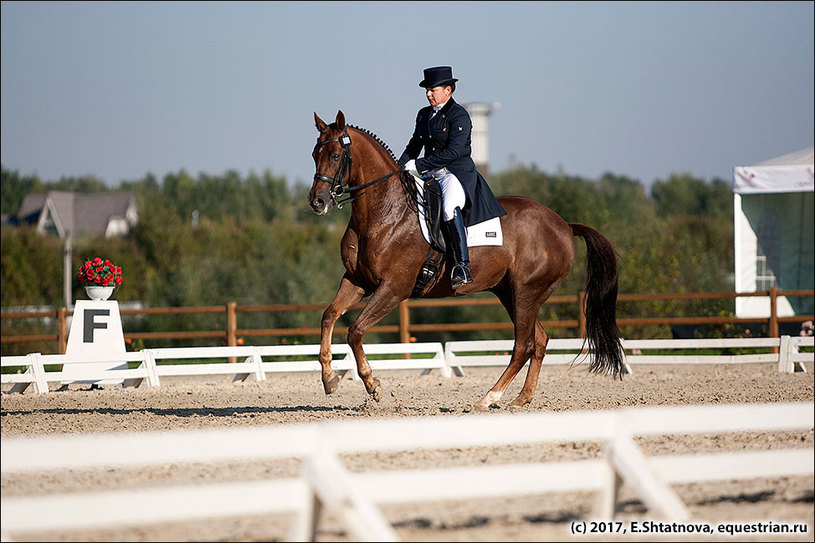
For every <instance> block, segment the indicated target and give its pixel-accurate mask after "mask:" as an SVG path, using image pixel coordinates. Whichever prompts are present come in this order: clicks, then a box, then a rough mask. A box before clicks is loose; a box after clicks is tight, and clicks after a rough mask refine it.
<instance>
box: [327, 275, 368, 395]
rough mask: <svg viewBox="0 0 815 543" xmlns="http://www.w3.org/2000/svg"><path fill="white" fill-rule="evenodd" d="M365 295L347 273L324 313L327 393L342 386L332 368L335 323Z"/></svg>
mask: <svg viewBox="0 0 815 543" xmlns="http://www.w3.org/2000/svg"><path fill="white" fill-rule="evenodd" d="M364 295H365V291H364V290H363V289H361V288H360V287H358V286H356V285H355V284H353V283H352V282H351V281H350V280H349V279H348V276H347V275H346V276H343V278H342V281H341V282H340V288H339V290H338V291H337V295H336V296H334V301H332V302H331V304H330V305H329V306H328V307H327V308H326V310H325V312H324V313H323V320H322V323H321V325H320V367H321V378H322V380H323V388H324V389H325V393H326V394H331V393H332V392H334V391H335V390H337V388H338V387H339V386H340V376H339V375H338V374H337V372H336V371H334V370H333V369H332V368H331V360H332V356H331V339H332V337H333V335H334V324H336V322H337V319H339V318H340V317H341V316H343V315H344V314H345V312H346V311H348V309H349V308H350V307H351V306H352V305H354V304H355V303H357V302H359V301H360V300H361V299H362V296H364Z"/></svg>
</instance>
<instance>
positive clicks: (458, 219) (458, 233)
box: [444, 208, 473, 288]
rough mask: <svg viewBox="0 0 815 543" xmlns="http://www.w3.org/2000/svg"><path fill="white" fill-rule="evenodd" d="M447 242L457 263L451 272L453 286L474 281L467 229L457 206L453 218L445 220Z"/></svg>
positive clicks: (456, 286)
mask: <svg viewBox="0 0 815 543" xmlns="http://www.w3.org/2000/svg"><path fill="white" fill-rule="evenodd" d="M444 226H445V230H446V234H447V243H448V245H450V248H451V249H452V251H453V260H455V262H456V264H455V266H453V271H452V272H451V273H450V281H451V282H452V283H453V288H458V287H460V286H461V285H466V284H467V283H472V282H473V277H472V275H471V274H470V254H469V252H468V251H467V229H466V228H465V227H464V217H463V216H462V215H461V210H460V209H459V208H456V211H455V213H454V215H453V218H452V219H451V220H449V221H445V222H444Z"/></svg>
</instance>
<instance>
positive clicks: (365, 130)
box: [348, 124, 396, 162]
mask: <svg viewBox="0 0 815 543" xmlns="http://www.w3.org/2000/svg"><path fill="white" fill-rule="evenodd" d="M348 126H349V127H351V128H353V129H355V130H359V131H360V132H362V133H364V134H368V135H369V136H371V138H373V140H374V141H375V142H376V143H378V144H379V145H381V146H382V148H383V149H384V150H386V151H387V152H388V154H389V155H390V157H391V158H392V159H393V161H394V162H396V155H394V154H393V151H391V148H390V147H388V144H387V143H385V142H384V141H382V140H381V139H379V136H377V135H376V134H374V133H373V132H371V131H370V130H368V129H367V128H362V127H359V126H356V125H353V124H349V125H348Z"/></svg>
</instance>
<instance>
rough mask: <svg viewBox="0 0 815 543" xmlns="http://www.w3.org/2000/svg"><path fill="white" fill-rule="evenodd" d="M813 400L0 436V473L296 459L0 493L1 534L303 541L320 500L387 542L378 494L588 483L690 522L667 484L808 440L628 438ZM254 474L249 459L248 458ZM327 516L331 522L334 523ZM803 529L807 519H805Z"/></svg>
mask: <svg viewBox="0 0 815 543" xmlns="http://www.w3.org/2000/svg"><path fill="white" fill-rule="evenodd" d="M814 409H815V405H814V404H813V402H801V403H775V404H738V405H706V406H682V407H629V408H622V409H618V410H609V411H571V412H560V413H528V414H523V413H522V414H482V415H467V416H459V417H448V416H445V417H438V416H436V417H410V418H402V419H378V420H377V419H369V420H353V421H347V420H346V421H332V422H321V423H311V424H300V425H280V426H261V427H245V428H237V429H213V430H180V431H174V432H168V431H163V432H144V433H115V434H98V435H68V436H56V437H54V436H44V437H20V438H3V439H2V447H0V458H2V462H0V466H1V469H2V473H3V475H9V474H14V475H17V476H26V475H33V474H35V473H37V472H42V471H43V470H78V469H100V470H108V471H115V470H116V469H118V468H139V467H144V466H157V465H167V464H179V463H193V462H194V463H202V462H204V463H206V462H220V461H235V460H240V461H245V462H253V461H258V460H261V459H274V458H292V457H295V458H299V459H300V460H301V471H300V474H299V476H297V477H292V478H278V479H260V480H255V481H248V482H239V483H211V484H191V485H183V486H173V487H166V486H165V487H158V488H138V489H130V490H110V491H95V492H73V493H65V494H47V495H35V496H13V497H4V498H3V507H2V509H1V510H0V516H1V517H2V518H0V521H1V522H0V523H1V524H2V535H3V537H2V539H3V541H11V540H12V539H11V538H12V537H15V535H17V534H25V533H30V532H37V531H48V530H76V529H101V528H110V527H115V528H121V527H125V526H134V527H138V526H143V525H145V524H154V523H161V522H178V521H195V520H201V519H213V518H219V517H232V516H246V515H263V514H270V513H283V514H286V515H287V518H288V522H289V523H288V533H287V535H286V537H287V539H288V540H291V541H313V540H314V538H315V534H316V530H317V527H318V523H319V522H320V520H321V518H325V517H323V516H321V511H326V512H331V513H334V515H335V517H336V518H338V519H339V520H340V522H341V523H342V526H341V528H342V529H344V530H345V531H346V532H347V533H348V535H349V537H350V538H351V539H352V540H354V541H397V540H398V538H397V535H396V533H395V531H394V529H393V527H392V526H391V525H390V523H389V522H388V521H387V519H386V518H385V516H384V515H383V514H382V512H381V510H380V509H379V508H378V506H380V505H384V504H405V503H421V502H427V501H442V502H443V501H448V500H452V501H456V500H473V499H479V498H486V497H506V496H519V495H541V494H546V493H552V492H567V491H592V492H594V493H595V496H596V504H595V508H594V510H593V513H592V519H591V520H611V519H613V518H614V516H615V513H616V509H617V496H618V492H619V489H620V486H621V485H623V484H624V485H627V487H630V488H631V489H632V490H633V492H634V493H635V494H636V496H637V497H638V498H639V499H640V500H641V501H642V502H643V504H644V505H645V506H646V507H647V508H648V509H649V513H648V514H649V517H648V518H649V519H660V520H662V519H664V520H667V521H676V522H691V521H693V519H692V518H691V515H690V514H689V511H688V509H687V508H686V506H685V504H684V503H683V502H682V501H681V499H680V498H679V496H678V495H677V494H676V492H675V490H674V489H673V488H672V485H675V484H678V483H700V482H712V481H723V480H737V479H742V478H755V477H784V476H798V475H802V476H807V475H809V476H811V475H812V474H813V473H815V458H814V457H813V450H812V448H799V449H786V450H772V451H751V452H747V451H744V452H727V453H713V454H683V455H659V456H651V457H646V456H645V455H644V454H643V453H642V451H641V450H640V449H639V447H638V446H637V445H636V443H635V441H634V438H635V437H637V436H653V435H681V434H723V433H728V432H744V431H751V432H761V431H802V432H811V431H812V428H813V424H814V423H815V420H814V419H815V413H814ZM570 441H572V442H575V441H599V442H604V443H605V444H606V446H605V449H604V454H603V455H602V457H600V458H597V459H592V460H580V461H574V462H549V463H524V464H511V465H496V466H489V465H486V466H485V465H478V466H472V467H470V466H461V467H450V468H444V469H412V470H410V469H406V470H380V471H377V470H371V471H363V472H359V473H351V472H349V471H348V470H347V469H346V468H345V466H343V464H342V462H341V461H340V459H339V456H338V455H339V454H341V453H360V454H365V453H378V452H400V451H409V450H416V449H440V450H444V449H453V448H458V449H460V448H463V447H483V446H501V445H510V444H511V445H518V444H532V443H545V442H570ZM259 472H260V470H259ZM338 528H340V527H337V526H331V527H330V529H332V530H336V529H338ZM810 529H811V528H810Z"/></svg>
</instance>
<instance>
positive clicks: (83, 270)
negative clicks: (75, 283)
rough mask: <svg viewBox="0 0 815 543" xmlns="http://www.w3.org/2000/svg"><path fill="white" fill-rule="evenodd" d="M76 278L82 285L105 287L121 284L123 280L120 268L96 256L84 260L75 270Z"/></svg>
mask: <svg viewBox="0 0 815 543" xmlns="http://www.w3.org/2000/svg"><path fill="white" fill-rule="evenodd" d="M76 278H77V279H78V280H79V282H80V283H81V284H82V285H96V286H105V287H107V286H117V285H121V284H122V283H123V282H124V278H123V277H122V268H121V267H119V266H116V265H115V264H113V263H112V262H111V261H110V260H102V259H101V258H99V257H98V256H97V257H94V258H92V259H90V260H86V261H85V262H84V263H83V264H82V265H81V266H80V267H79V270H77V273H76Z"/></svg>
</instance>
